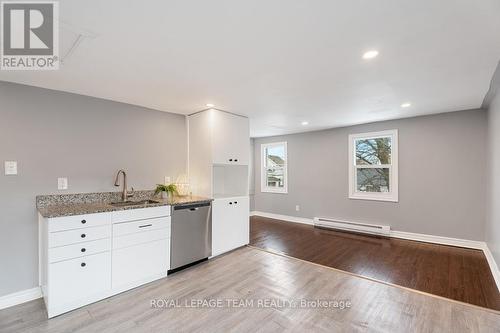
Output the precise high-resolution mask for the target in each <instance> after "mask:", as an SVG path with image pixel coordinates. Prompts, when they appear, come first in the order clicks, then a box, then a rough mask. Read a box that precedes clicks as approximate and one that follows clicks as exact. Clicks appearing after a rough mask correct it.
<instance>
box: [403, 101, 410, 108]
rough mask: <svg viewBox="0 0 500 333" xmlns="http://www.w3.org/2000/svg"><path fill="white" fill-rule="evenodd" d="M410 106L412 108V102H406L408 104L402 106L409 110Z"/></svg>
mask: <svg viewBox="0 0 500 333" xmlns="http://www.w3.org/2000/svg"><path fill="white" fill-rule="evenodd" d="M410 106H411V103H410V102H406V103H403V104H401V107H402V108H409V107H410Z"/></svg>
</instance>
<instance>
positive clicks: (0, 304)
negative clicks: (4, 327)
mask: <svg viewBox="0 0 500 333" xmlns="http://www.w3.org/2000/svg"><path fill="white" fill-rule="evenodd" d="M40 297H42V291H41V290H40V287H35V288H31V289H26V290H21V291H18V292H17V293H13V294H9V295H5V296H2V297H0V310H1V309H5V308H10V307H11V306H14V305H18V304H22V303H26V302H29V301H33V300H35V299H38V298H40Z"/></svg>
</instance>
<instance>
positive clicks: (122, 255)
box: [112, 238, 170, 292]
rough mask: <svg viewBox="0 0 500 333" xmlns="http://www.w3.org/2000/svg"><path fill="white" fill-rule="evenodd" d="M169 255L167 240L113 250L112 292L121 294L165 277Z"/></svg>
mask: <svg viewBox="0 0 500 333" xmlns="http://www.w3.org/2000/svg"><path fill="white" fill-rule="evenodd" d="M169 253H170V239H169V238H165V239H160V240H156V241H152V242H147V243H143V244H139V245H134V246H130V247H125V248H121V249H116V250H113V269H112V272H113V274H112V276H113V278H112V288H113V290H114V291H116V292H121V291H124V290H128V289H131V288H134V287H137V286H138V285H141V284H144V283H148V282H151V281H154V280H156V279H158V278H161V277H164V276H166V275H167V271H168V269H169V268H170V255H169Z"/></svg>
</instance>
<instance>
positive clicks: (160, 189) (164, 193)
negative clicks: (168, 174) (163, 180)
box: [155, 184, 177, 199]
mask: <svg viewBox="0 0 500 333" xmlns="http://www.w3.org/2000/svg"><path fill="white" fill-rule="evenodd" d="M159 193H161V198H162V199H172V198H173V196H174V194H177V186H176V185H175V184H169V185H163V184H158V185H157V186H156V190H155V195H158V194H159Z"/></svg>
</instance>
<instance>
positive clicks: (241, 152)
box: [211, 110, 250, 165]
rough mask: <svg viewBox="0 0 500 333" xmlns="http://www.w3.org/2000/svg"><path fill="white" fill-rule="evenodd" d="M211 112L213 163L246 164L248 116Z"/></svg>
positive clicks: (247, 155) (248, 135)
mask: <svg viewBox="0 0 500 333" xmlns="http://www.w3.org/2000/svg"><path fill="white" fill-rule="evenodd" d="M211 112H213V116H212V117H213V118H212V159H213V161H212V162H213V164H234V165H248V162H249V155H250V151H249V145H248V142H249V137H250V133H249V125H248V118H245V117H241V116H236V115H233V114H230V113H226V112H221V111H215V110H212V111H211Z"/></svg>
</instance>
